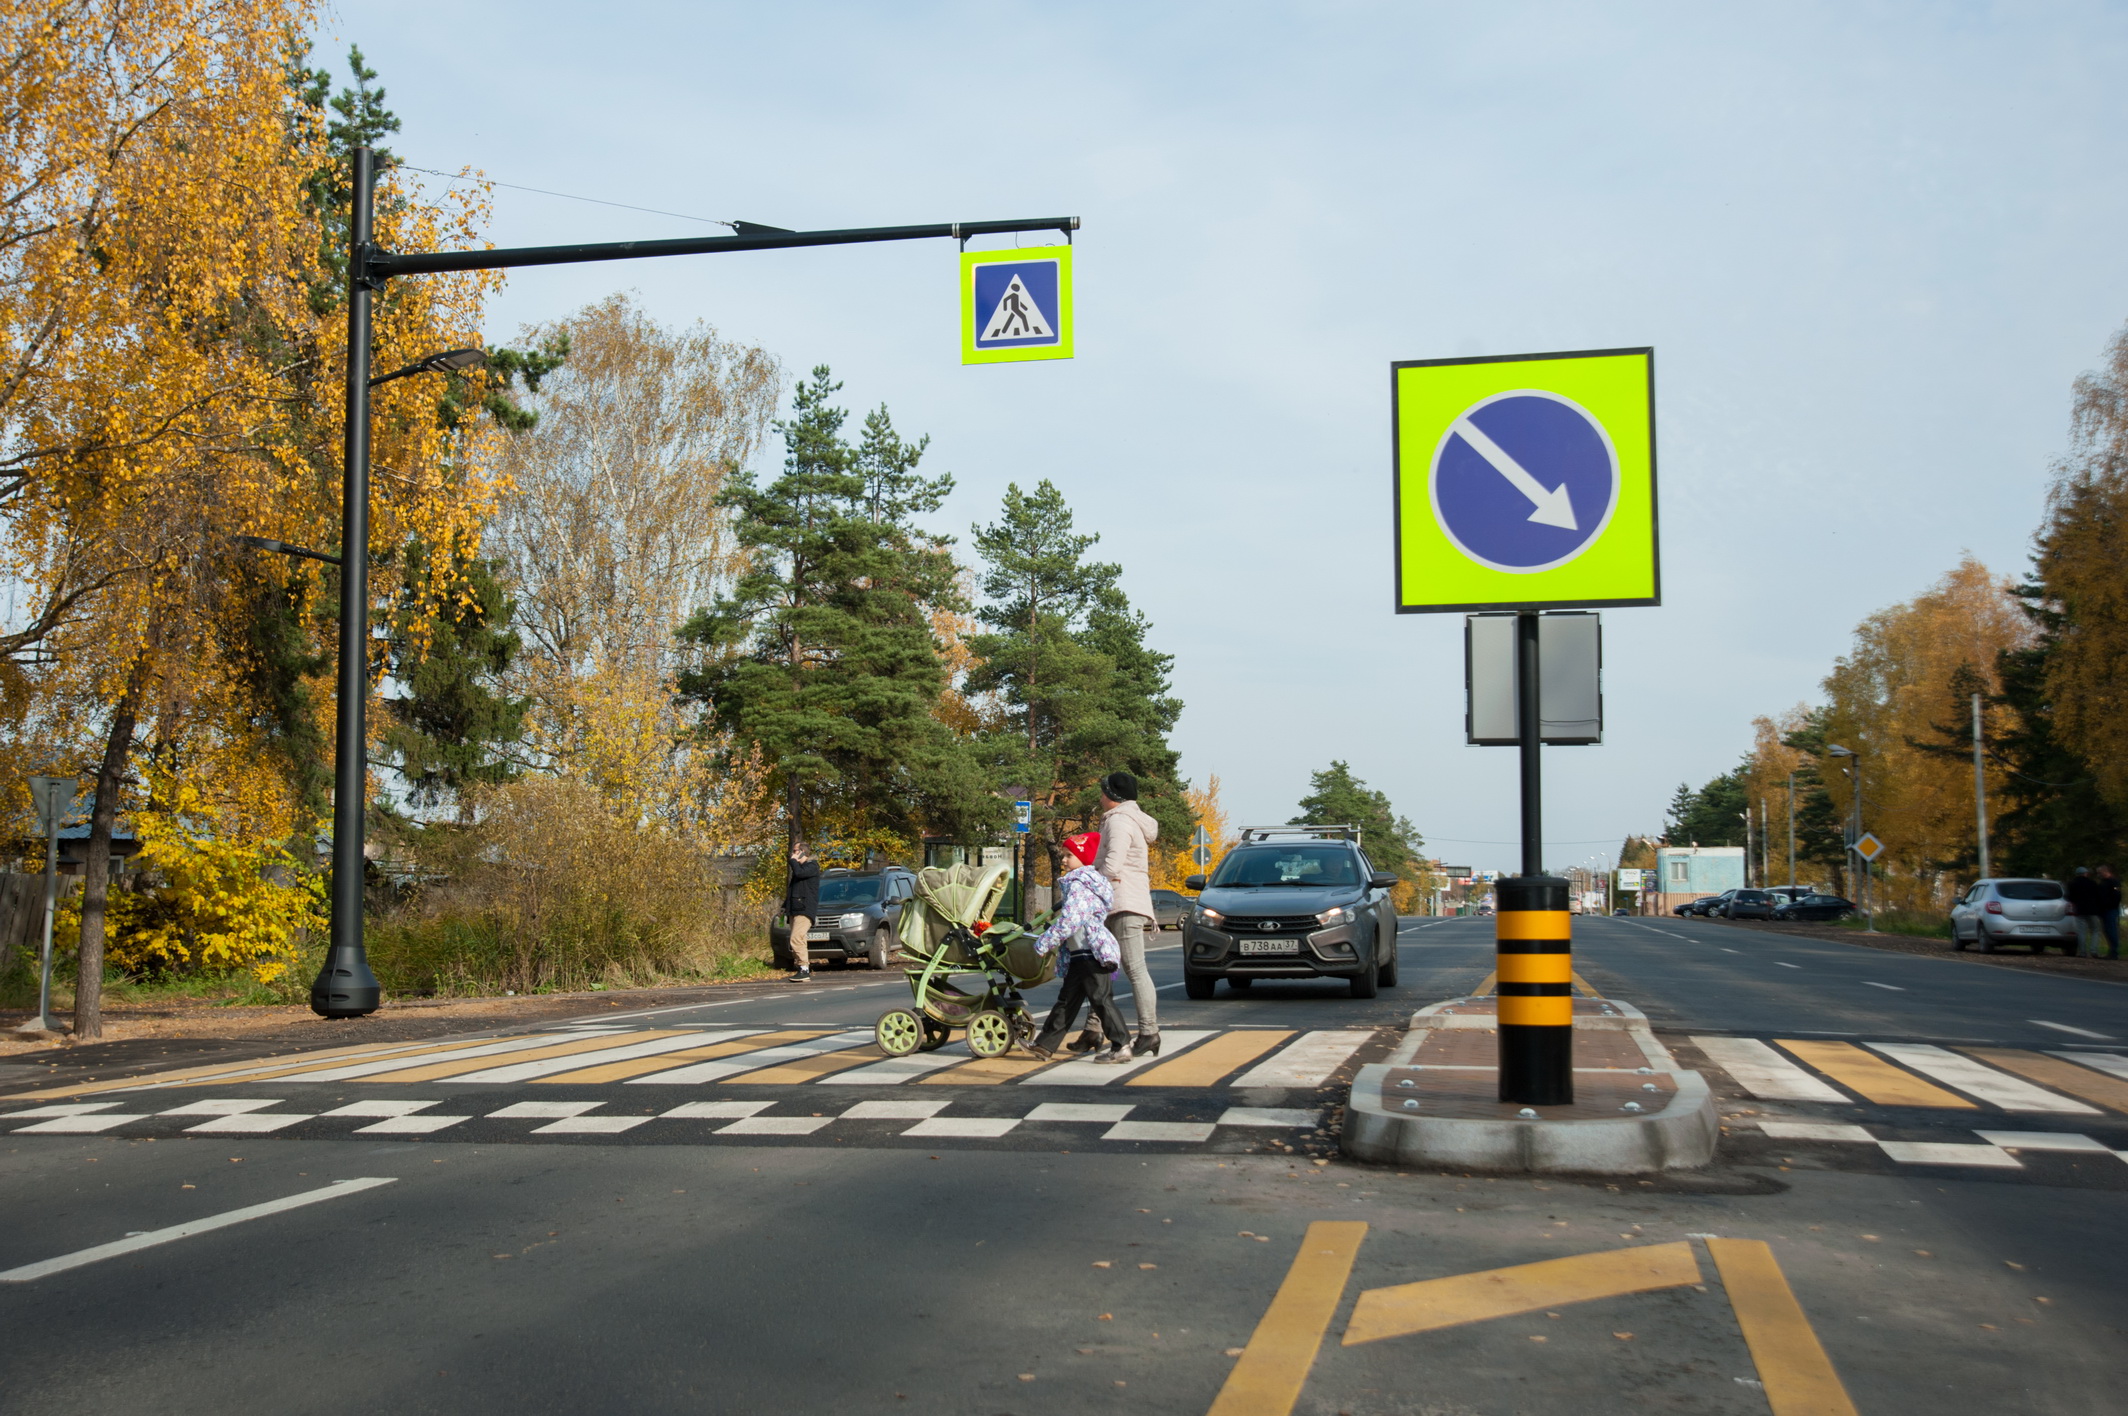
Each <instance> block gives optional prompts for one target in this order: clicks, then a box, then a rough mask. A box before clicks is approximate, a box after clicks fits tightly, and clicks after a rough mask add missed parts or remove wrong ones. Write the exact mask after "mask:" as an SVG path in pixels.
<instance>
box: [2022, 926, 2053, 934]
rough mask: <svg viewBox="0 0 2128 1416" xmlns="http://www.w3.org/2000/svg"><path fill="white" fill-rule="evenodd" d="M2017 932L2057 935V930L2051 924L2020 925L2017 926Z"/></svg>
mask: <svg viewBox="0 0 2128 1416" xmlns="http://www.w3.org/2000/svg"><path fill="white" fill-rule="evenodd" d="M2017 932H2018V933H2019V934H2053V933H2055V928H2054V926H2053V925H2051V924H2020V925H2018V926H2017Z"/></svg>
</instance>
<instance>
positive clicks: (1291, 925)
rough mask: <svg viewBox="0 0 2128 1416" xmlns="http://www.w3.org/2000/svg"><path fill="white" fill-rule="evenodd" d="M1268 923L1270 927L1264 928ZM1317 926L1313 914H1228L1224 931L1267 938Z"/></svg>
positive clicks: (1309, 929)
mask: <svg viewBox="0 0 2128 1416" xmlns="http://www.w3.org/2000/svg"><path fill="white" fill-rule="evenodd" d="M1265 925H1269V926H1270V928H1269V929H1266V928H1264V926H1265ZM1317 927H1318V926H1317V925H1316V922H1315V916H1314V915H1298V916H1292V915H1228V916H1227V922H1226V932H1227V933H1228V934H1231V935H1234V936H1235V937H1236V938H1255V939H1269V938H1276V937H1277V936H1279V935H1282V934H1283V935H1293V934H1306V933H1309V932H1310V931H1311V930H1314V929H1315V928H1317Z"/></svg>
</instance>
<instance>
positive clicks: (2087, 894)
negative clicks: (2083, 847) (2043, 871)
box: [2068, 865, 2105, 959]
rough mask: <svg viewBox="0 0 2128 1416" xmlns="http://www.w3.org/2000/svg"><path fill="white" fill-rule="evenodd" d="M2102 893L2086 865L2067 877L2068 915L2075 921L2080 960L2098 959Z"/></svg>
mask: <svg viewBox="0 0 2128 1416" xmlns="http://www.w3.org/2000/svg"><path fill="white" fill-rule="evenodd" d="M2104 893H2105V892H2104V891H2103V890H2101V889H2100V887H2099V883H2098V881H2096V880H2094V879H2093V878H2092V877H2091V867H2090V866H2088V865H2080V866H2078V867H2077V868H2076V873H2075V874H2074V875H2072V876H2070V877H2069V889H2068V895H2069V914H2070V915H2071V916H2072V917H2073V918H2074V919H2075V920H2076V955H2077V957H2078V958H2080V959H2095V958H2097V957H2098V941H2099V938H2100V935H2099V922H2098V918H2099V913H2100V910H2101V906H2100V904H2099V900H2100V898H2101V896H2102V895H2103V894H2104Z"/></svg>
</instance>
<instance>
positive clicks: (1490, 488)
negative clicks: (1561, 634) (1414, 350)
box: [1390, 349, 1662, 614]
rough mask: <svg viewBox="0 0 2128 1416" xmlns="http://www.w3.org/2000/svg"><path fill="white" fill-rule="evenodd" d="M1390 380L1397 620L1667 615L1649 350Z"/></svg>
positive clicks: (1472, 363) (1421, 371) (1422, 371)
mask: <svg viewBox="0 0 2128 1416" xmlns="http://www.w3.org/2000/svg"><path fill="white" fill-rule="evenodd" d="M1390 369H1391V384H1390V397H1391V403H1392V408H1393V422H1394V427H1395V477H1396V537H1397V541H1396V576H1397V611H1398V613H1400V614H1423V613H1428V612H1439V611H1448V610H1465V611H1467V610H1528V609H1565V608H1601V607H1606V606H1622V605H1655V604H1660V603H1661V602H1662V591H1661V576H1660V573H1659V568H1658V565H1657V556H1656V534H1655V520H1656V518H1655V351H1654V350H1652V349H1600V350H1591V351H1585V352H1579V353H1562V354H1514V355H1505V356H1500V357H1494V358H1477V359H1420V360H1411V361H1408V362H1404V363H1398V364H1393V365H1391V366H1390Z"/></svg>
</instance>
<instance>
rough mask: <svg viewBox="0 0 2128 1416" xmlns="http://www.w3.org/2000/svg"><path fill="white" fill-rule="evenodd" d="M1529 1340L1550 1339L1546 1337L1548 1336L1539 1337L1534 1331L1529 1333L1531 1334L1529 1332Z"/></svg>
mask: <svg viewBox="0 0 2128 1416" xmlns="http://www.w3.org/2000/svg"><path fill="white" fill-rule="evenodd" d="M1530 1341H1531V1342H1550V1341H1551V1339H1550V1338H1548V1337H1539V1336H1538V1335H1537V1334H1536V1333H1531V1334H1530Z"/></svg>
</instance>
